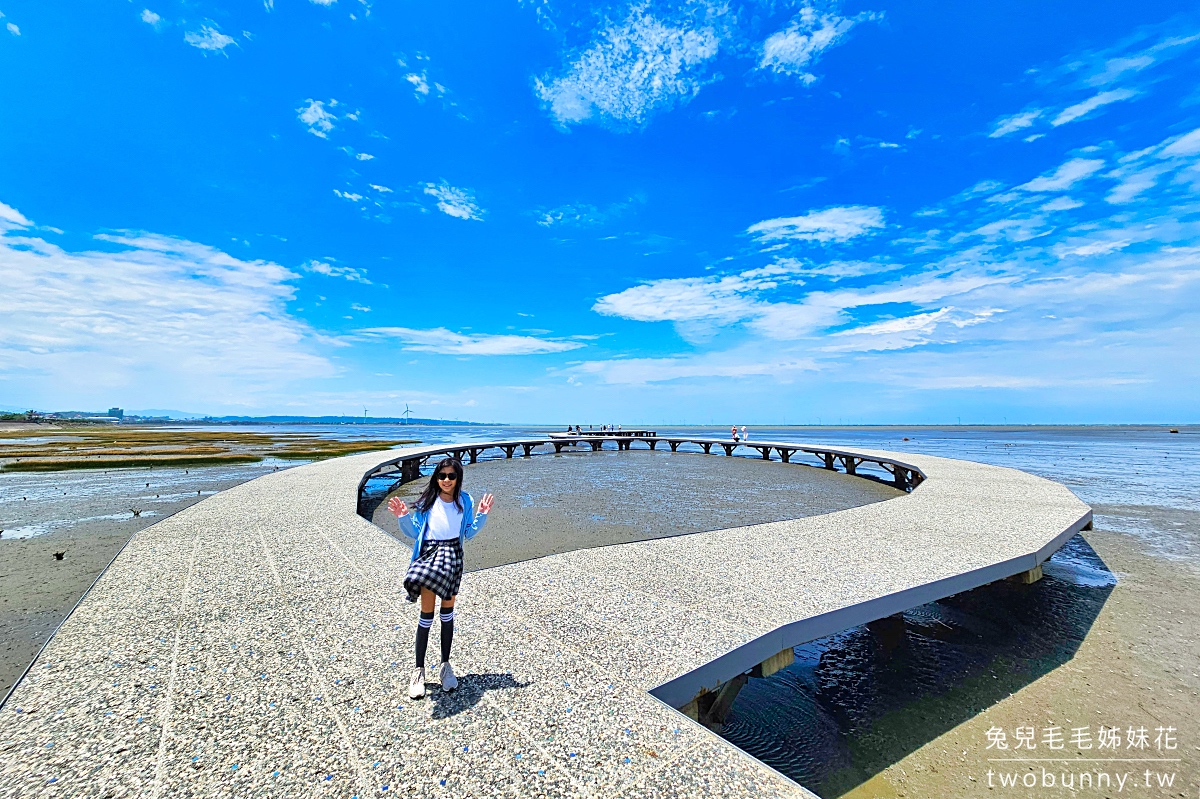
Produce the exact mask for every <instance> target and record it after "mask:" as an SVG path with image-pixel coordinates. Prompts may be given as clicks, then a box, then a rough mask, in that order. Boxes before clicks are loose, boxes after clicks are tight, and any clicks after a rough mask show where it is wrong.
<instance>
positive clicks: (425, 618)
mask: <svg viewBox="0 0 1200 799" xmlns="http://www.w3.org/2000/svg"><path fill="white" fill-rule="evenodd" d="M432 626H433V611H432V610H431V611H429V612H428V613H426V612H425V611H421V618H420V620H419V621H418V622H417V668H418V669H423V668H425V651H426V650H427V649H429V628H430V627H432Z"/></svg>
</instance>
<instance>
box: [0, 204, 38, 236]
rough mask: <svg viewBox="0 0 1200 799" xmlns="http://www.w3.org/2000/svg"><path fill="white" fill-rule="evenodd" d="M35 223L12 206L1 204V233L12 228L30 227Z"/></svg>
mask: <svg viewBox="0 0 1200 799" xmlns="http://www.w3.org/2000/svg"><path fill="white" fill-rule="evenodd" d="M32 224H33V223H32V222H30V221H29V220H28V219H26V218H25V215H24V214H22V213H21V212H20V211H18V210H17V209H16V208H13V207H12V206H11V205H5V204H4V203H0V232H3V231H5V230H8V229H10V228H12V227H30V226H31V225H32Z"/></svg>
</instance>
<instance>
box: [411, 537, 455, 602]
mask: <svg viewBox="0 0 1200 799" xmlns="http://www.w3.org/2000/svg"><path fill="white" fill-rule="evenodd" d="M462 573H463V550H462V544H461V543H459V540H458V539H457V538H452V539H450V540H449V541H433V540H429V541H426V542H425V543H424V544H423V545H422V546H421V555H420V557H418V558H417V559H416V560H414V561H413V562H412V563H411V564H409V567H408V574H406V575H405V576H404V590H405V591H407V592H408V599H409V601H410V602H413V601H416V599H417V597H419V596H420V595H421V589H422V588H428V589H429V590H430V591H432V592H433V593H435V594H437V595H438V596H440V597H441V598H442V599H449V598H450V597H452V596H454V595H455V594H457V593H458V587H459V585H460V584H461V583H462Z"/></svg>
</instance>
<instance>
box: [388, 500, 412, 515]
mask: <svg viewBox="0 0 1200 799" xmlns="http://www.w3.org/2000/svg"><path fill="white" fill-rule="evenodd" d="M388 510H390V511H391V512H392V513H394V514H396V515H397V516H407V515H408V505H406V504H405V503H404V500H402V499H400V497H392V498H391V499H389V500H388Z"/></svg>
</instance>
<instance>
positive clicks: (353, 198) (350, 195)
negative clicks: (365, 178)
mask: <svg viewBox="0 0 1200 799" xmlns="http://www.w3.org/2000/svg"><path fill="white" fill-rule="evenodd" d="M333 193H334V194H336V195H337V196H339V197H341V198H342V199H343V200H349V201H350V202H352V203H356V202H358V201H359V200H361V199H362V198H363V196H362V195H361V194H355V193H354V192H352V191H342V190H341V189H334V190H333Z"/></svg>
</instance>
